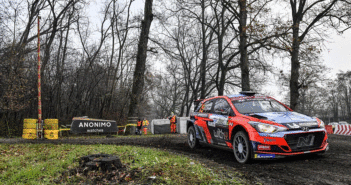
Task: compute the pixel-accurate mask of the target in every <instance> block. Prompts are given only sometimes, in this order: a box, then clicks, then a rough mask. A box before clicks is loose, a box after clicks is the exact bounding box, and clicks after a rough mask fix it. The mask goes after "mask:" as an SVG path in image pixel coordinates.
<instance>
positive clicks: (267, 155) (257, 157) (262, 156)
mask: <svg viewBox="0 0 351 185" xmlns="http://www.w3.org/2000/svg"><path fill="white" fill-rule="evenodd" d="M255 158H256V159H271V158H275V154H255Z"/></svg>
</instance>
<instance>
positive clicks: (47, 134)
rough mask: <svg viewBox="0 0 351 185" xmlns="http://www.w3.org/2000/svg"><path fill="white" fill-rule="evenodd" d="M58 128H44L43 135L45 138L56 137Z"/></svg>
mask: <svg viewBox="0 0 351 185" xmlns="http://www.w3.org/2000/svg"><path fill="white" fill-rule="evenodd" d="M58 133H59V130H44V137H45V138H46V139H58Z"/></svg>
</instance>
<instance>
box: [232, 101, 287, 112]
mask: <svg viewBox="0 0 351 185" xmlns="http://www.w3.org/2000/svg"><path fill="white" fill-rule="evenodd" d="M233 105H234V106H235V108H236V109H237V110H238V111H239V112H240V113H241V114H250V113H264V112H286V111H289V110H288V109H287V108H286V107H284V106H283V105H282V104H280V103H278V102H277V101H275V100H267V99H259V100H258V99H250V100H234V101H233Z"/></svg>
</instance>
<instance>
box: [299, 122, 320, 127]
mask: <svg viewBox="0 0 351 185" xmlns="http://www.w3.org/2000/svg"><path fill="white" fill-rule="evenodd" d="M299 125H300V127H311V126H318V123H317V122H306V123H299Z"/></svg>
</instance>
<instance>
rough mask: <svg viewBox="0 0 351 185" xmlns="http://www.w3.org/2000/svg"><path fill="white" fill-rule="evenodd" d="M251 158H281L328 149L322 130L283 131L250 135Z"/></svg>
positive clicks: (325, 135)
mask: <svg viewBox="0 0 351 185" xmlns="http://www.w3.org/2000/svg"><path fill="white" fill-rule="evenodd" d="M250 136H251V138H250V140H251V147H252V151H253V152H252V157H253V158H255V159H267V158H282V157H286V156H293V155H301V154H307V153H319V152H325V151H327V150H328V149H329V144H328V136H327V132H326V131H325V129H324V128H318V129H311V130H310V131H308V132H305V131H301V130H298V131H285V132H279V133H273V134H266V133H257V132H256V133H250Z"/></svg>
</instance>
